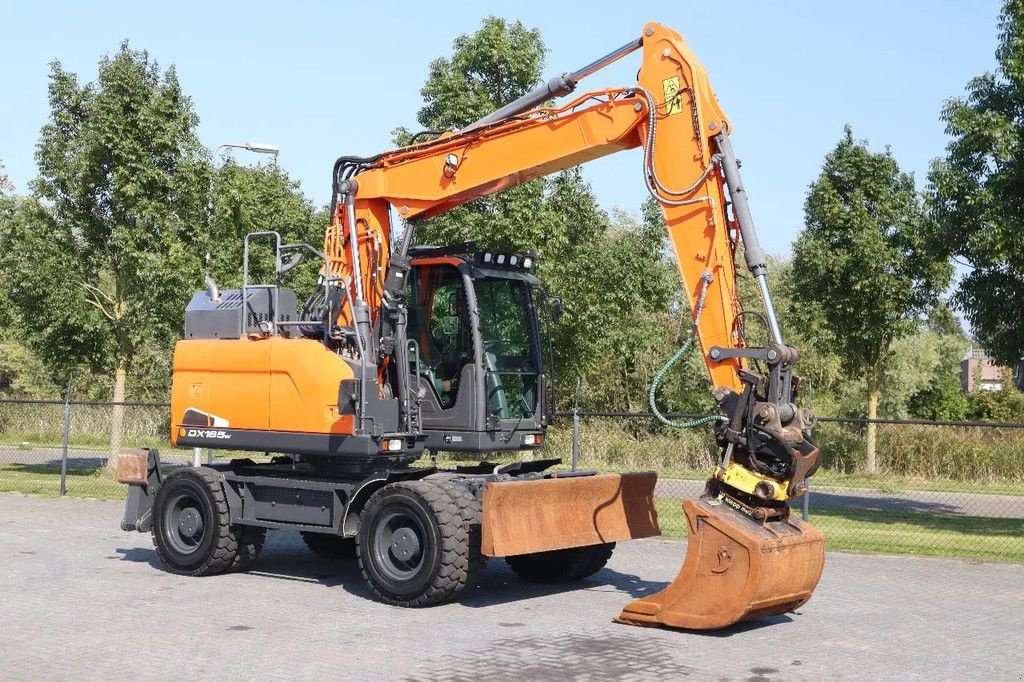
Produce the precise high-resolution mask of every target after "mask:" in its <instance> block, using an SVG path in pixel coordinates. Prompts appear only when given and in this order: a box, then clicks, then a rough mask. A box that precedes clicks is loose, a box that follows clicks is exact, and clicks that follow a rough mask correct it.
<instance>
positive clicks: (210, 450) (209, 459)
mask: <svg viewBox="0 0 1024 682" xmlns="http://www.w3.org/2000/svg"><path fill="white" fill-rule="evenodd" d="M212 465H213V448H207V449H206V466H212Z"/></svg>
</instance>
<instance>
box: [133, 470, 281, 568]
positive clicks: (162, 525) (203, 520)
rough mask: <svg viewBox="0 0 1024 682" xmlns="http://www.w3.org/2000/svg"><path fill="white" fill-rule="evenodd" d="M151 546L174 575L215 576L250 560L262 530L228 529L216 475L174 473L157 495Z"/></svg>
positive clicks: (224, 502)
mask: <svg viewBox="0 0 1024 682" xmlns="http://www.w3.org/2000/svg"><path fill="white" fill-rule="evenodd" d="M240 541H241V542H240ZM153 544H154V545H155V546H156V552H157V555H159V557H160V560H161V561H162V562H163V563H164V565H165V566H166V567H167V568H168V569H169V570H171V571H172V572H174V573H180V574H183V575H193V576H202V575H216V574H218V573H223V572H224V571H227V570H229V569H231V568H244V567H246V566H247V565H249V564H250V563H251V562H252V561H254V560H255V559H256V555H257V554H258V553H259V550H260V548H261V547H262V546H263V529H247V528H241V527H238V528H235V527H232V526H231V517H230V514H229V512H228V503H227V499H226V498H225V496H224V489H223V488H222V487H221V482H220V477H219V475H218V474H217V472H216V471H214V470H213V469H207V468H206V467H199V468H196V469H192V468H189V469H178V470H177V471H175V472H174V473H172V474H171V475H170V476H168V477H167V478H166V479H165V480H164V482H163V485H161V486H160V489H159V491H157V494H156V499H155V500H154V504H153ZM240 544H241V545H242V552H241V554H240V553H239V545H240Z"/></svg>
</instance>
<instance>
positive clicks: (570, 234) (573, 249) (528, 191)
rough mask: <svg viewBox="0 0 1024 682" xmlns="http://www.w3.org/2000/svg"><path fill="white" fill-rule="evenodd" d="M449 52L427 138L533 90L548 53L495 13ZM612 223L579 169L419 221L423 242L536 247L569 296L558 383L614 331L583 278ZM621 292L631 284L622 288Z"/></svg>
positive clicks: (427, 93) (424, 113)
mask: <svg viewBox="0 0 1024 682" xmlns="http://www.w3.org/2000/svg"><path fill="white" fill-rule="evenodd" d="M452 48H453V49H452V54H451V56H450V57H441V58H438V59H436V60H434V61H433V62H432V63H431V65H430V72H429V76H428V78H427V81H426V83H425V84H424V86H423V89H422V90H421V94H422V96H423V101H424V104H423V107H422V108H421V109H420V110H419V112H418V114H417V121H418V122H419V124H420V125H421V126H423V127H424V128H425V129H427V130H428V131H435V132H436V131H443V130H448V129H452V128H461V127H463V126H466V125H468V124H469V123H472V122H473V121H475V120H477V119H478V118H480V117H482V116H485V115H487V114H489V113H490V112H492V111H494V110H495V109H497V108H499V107H501V106H503V105H505V104H508V103H509V102H511V101H513V100H514V99H516V98H517V97H519V96H521V95H523V94H525V93H526V92H528V91H529V90H530V89H531V88H533V87H535V86H536V85H537V84H538V83H539V82H540V80H541V74H542V70H543V66H544V55H545V53H546V51H547V50H546V48H545V46H544V42H543V40H542V38H541V36H540V33H539V31H537V30H536V29H527V28H526V27H525V26H523V24H522V23H520V22H518V21H516V22H506V21H505V20H503V19H499V18H497V17H493V16H492V17H487V18H486V19H484V20H483V22H482V23H481V26H480V28H479V29H478V30H477V31H476V32H475V33H472V34H469V35H462V36H459V37H458V38H456V39H455V41H454V42H453V45H452ZM411 137H412V136H411V135H410V133H409V131H408V130H406V129H404V128H398V129H396V130H395V142H396V143H397V144H406V143H408V142H409V140H410V139H411ZM608 226H609V220H608V217H607V215H605V213H604V212H603V211H601V209H600V207H599V206H598V203H597V199H596V198H595V197H594V195H593V193H592V192H591V191H590V187H589V186H588V185H587V183H586V182H585V181H584V180H583V175H582V173H581V172H580V170H579V169H578V168H573V169H569V170H566V171H563V172H561V173H558V174H555V175H554V176H551V177H547V178H538V179H535V180H532V181H530V182H527V183H525V184H523V185H520V186H519V187H514V188H512V189H508V190H505V191H503V192H500V193H499V194H496V195H492V196H489V197H484V198H481V199H477V200H475V201H473V202H470V203H468V204H465V205H463V206H459V207H457V208H455V209H453V210H451V211H448V212H447V213H444V214H442V215H439V216H437V217H435V218H432V219H430V220H427V221H424V222H422V223H418V224H417V226H416V231H417V232H416V240H417V242H419V243H433V244H455V243H459V242H465V241H475V242H477V243H478V244H479V245H480V246H481V247H483V248H492V249H535V250H537V251H538V252H539V254H540V264H539V270H538V274H539V276H540V278H541V281H542V282H543V284H544V286H545V288H546V289H547V290H549V291H551V292H552V293H557V294H561V295H564V296H565V316H564V317H563V319H562V322H561V323H560V324H559V325H558V328H557V329H556V330H555V331H554V337H555V342H554V345H555V355H556V364H557V365H558V367H559V374H560V376H562V377H572V376H577V375H580V374H583V373H585V372H586V371H587V370H588V369H589V370H593V369H594V368H595V366H596V358H595V356H596V345H595V343H596V339H597V338H599V337H600V335H601V334H603V333H604V330H605V329H606V328H607V326H608V319H609V318H607V317H604V316H602V314H600V313H599V312H598V310H597V308H596V305H595V304H596V302H597V300H598V298H599V297H600V294H598V293H595V291H594V288H593V286H592V282H593V281H592V280H591V278H589V277H587V278H581V277H580V276H579V273H580V272H587V273H592V272H594V271H595V270H596V268H595V266H594V264H593V263H594V258H595V257H597V256H600V253H598V252H599V245H600V244H601V240H602V236H603V235H604V234H605V232H606V231H607V229H608ZM588 280H589V281H588ZM614 288H615V289H619V288H624V285H623V284H622V283H621V282H616V283H615V284H614ZM605 293H607V292H605ZM563 395H565V393H564V392H563Z"/></svg>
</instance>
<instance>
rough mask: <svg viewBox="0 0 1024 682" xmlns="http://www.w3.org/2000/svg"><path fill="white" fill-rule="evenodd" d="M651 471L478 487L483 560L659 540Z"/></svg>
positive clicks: (510, 482)
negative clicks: (607, 544)
mask: <svg viewBox="0 0 1024 682" xmlns="http://www.w3.org/2000/svg"><path fill="white" fill-rule="evenodd" d="M657 478H658V477H657V474H655V473H654V472H653V471H650V472H638V473H627V474H599V475H596V476H567V477H564V478H559V477H557V475H556V477H555V478H547V479H542V480H536V481H493V482H488V483H485V484H484V499H483V516H482V519H481V524H480V525H481V541H482V549H483V553H484V554H485V555H486V556H515V555H517V554H533V553H535V552H548V551H551V550H556V549H569V548H570V547H585V546H587V545H597V544H601V543H605V542H619V541H621V540H632V539H634V538H646V537H651V536H652V535H660V534H661V530H660V529H659V528H658V514H657V512H656V511H655V509H654V484H655V482H656V481H657Z"/></svg>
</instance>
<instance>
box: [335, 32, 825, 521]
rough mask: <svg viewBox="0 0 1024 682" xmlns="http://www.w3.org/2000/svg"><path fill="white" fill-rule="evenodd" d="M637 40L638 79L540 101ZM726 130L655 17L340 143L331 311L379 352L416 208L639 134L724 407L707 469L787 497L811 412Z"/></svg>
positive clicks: (429, 210)
mask: <svg viewBox="0 0 1024 682" xmlns="http://www.w3.org/2000/svg"><path fill="white" fill-rule="evenodd" d="M634 50H641V51H642V61H641V67H640V70H639V73H638V78H637V84H636V85H635V86H633V87H629V88H619V89H606V90H598V91H591V92H587V93H585V94H583V95H580V96H577V97H575V98H573V99H571V100H570V101H568V102H565V103H563V104H560V105H558V106H536V105H537V104H538V103H543V102H545V101H546V100H548V99H549V98H550V97H551V96H552V95H560V94H566V93H568V92H569V91H571V90H572V89H573V88H575V84H576V82H577V81H578V80H579V79H581V78H582V77H584V76H586V75H588V74H590V73H592V72H593V71H594V70H596V69H597V68H600V67H601V66H603V65H605V64H607V63H609V62H610V61H612V60H614V59H618V58H620V57H622V56H624V55H626V54H628V53H629V52H632V51H634ZM730 129H731V126H730V123H729V120H728V119H727V118H726V116H725V115H724V113H723V112H722V110H721V108H720V107H719V105H718V101H717V98H716V97H715V94H714V92H713V91H712V89H711V85H710V83H709V80H708V75H707V72H706V70H705V69H704V67H703V66H702V65H701V64H700V62H699V61H698V60H697V58H696V57H695V56H694V55H693V53H692V52H691V51H690V49H689V47H688V46H687V45H686V44H685V42H684V41H683V39H682V38H681V37H680V36H679V34H677V33H676V32H674V31H672V30H671V29H668V28H666V27H663V26H660V25H658V24H653V23H652V24H648V25H647V26H646V27H645V28H644V31H643V35H642V37H641V38H640V39H638V40H636V41H633V42H631V43H628V44H627V45H625V46H623V47H622V48H620V49H619V50H616V51H615V52H613V53H611V54H609V55H608V56H606V57H604V58H602V59H601V60H598V61H597V62H595V63H594V64H591V65H588V66H587V67H584V69H581V70H580V71H577V72H575V73H572V74H562V75H561V76H559V77H556V78H555V79H552V80H551V81H549V82H548V83H546V84H545V85H543V86H541V88H539V89H538V90H536V91H534V92H532V93H528V94H527V95H525V96H524V97H523V98H521V100H520V101H518V102H513V103H512V104H510V105H509V106H508V107H505V108H504V109H503V110H500V111H498V112H495V114H492V115H491V116H488V117H486V118H485V119H481V120H480V121H478V122H476V123H474V124H472V125H470V126H468V127H466V128H464V129H462V130H460V131H457V132H454V133H445V134H443V135H441V136H440V137H438V138H436V139H433V140H430V141H428V142H424V143H421V144H414V145H410V146H408V147H404V148H401V149H398V150H395V151H391V152H387V153H384V154H381V155H378V156H376V157H372V158H367V159H356V158H352V157H343V158H342V159H339V162H338V164H337V165H336V167H335V175H334V196H333V197H332V201H333V203H334V205H335V207H336V209H335V219H334V221H333V224H332V225H331V227H330V228H329V230H328V233H327V236H326V242H325V253H326V254H327V256H328V259H329V266H330V271H331V274H332V275H334V276H336V277H339V278H340V279H342V280H346V281H350V282H352V283H353V287H352V289H353V290H352V291H351V300H352V301H353V305H352V306H351V307H347V308H343V309H342V311H341V317H340V323H341V324H344V325H347V326H353V327H355V328H356V329H362V330H363V337H364V341H363V343H364V345H365V346H366V347H369V348H377V347H378V346H380V348H377V350H378V355H380V356H381V359H383V356H385V355H387V354H388V353H390V351H391V349H393V348H395V347H397V346H399V345H401V344H400V343H399V342H397V341H396V340H395V339H394V333H395V329H396V323H395V322H396V317H395V316H396V313H397V310H398V307H399V306H400V305H401V301H402V295H403V288H404V280H405V275H406V273H407V271H408V267H409V265H408V263H409V259H408V257H407V252H408V248H409V245H410V243H411V240H412V235H413V232H414V229H415V225H416V222H417V221H418V220H421V219H424V218H429V217H431V216H435V215H438V214H440V213H443V212H445V211H448V210H450V209H452V208H454V207H456V206H459V205H461V204H464V203H466V202H468V201H472V200H473V199H477V198H480V197H484V196H488V195H490V194H494V193H495V192H499V191H501V190H503V189H507V188H509V187H514V186H516V185H520V184H522V183H524V182H527V181H529V180H532V179H534V178H537V177H541V176H545V175H548V174H551V173H555V172H558V171H560V170H563V169H566V168H571V167H573V166H576V165H579V164H581V163H585V162H587V161H590V160H593V159H596V158H600V157H602V156H607V155H609V154H613V153H616V152H619V151H623V150H626V149H633V148H642V149H643V166H642V168H641V175H642V178H641V181H642V182H644V184H645V185H646V187H647V189H648V191H649V192H650V193H651V195H652V196H653V197H654V198H655V199H656V200H657V201H658V203H659V204H660V206H661V208H662V211H663V213H664V216H665V222H666V225H667V229H668V235H669V238H670V241H671V243H672V248H673V253H674V255H675V258H676V263H677V265H678V268H679V274H680V277H681V279H682V281H683V283H684V285H685V289H686V292H687V296H688V298H689V303H690V310H691V313H692V315H693V319H694V325H695V327H694V329H695V333H696V337H697V339H698V341H699V344H700V348H701V350H702V356H703V358H704V360H705V362H706V364H707V367H708V371H709V373H710V375H711V381H712V385H713V389H714V395H715V398H716V400H717V402H718V403H719V405H720V406H721V407H722V409H723V412H724V413H725V414H724V416H723V417H722V421H721V422H720V427H719V430H718V435H719V440H720V441H721V442H722V445H723V448H724V456H723V460H722V466H721V467H720V468H719V470H718V472H717V473H716V478H717V479H718V480H720V481H721V482H722V483H723V484H725V485H726V486H728V487H730V488H731V489H733V490H735V491H736V492H738V493H739V494H740V495H741V496H742V499H743V501H744V504H747V505H748V506H751V505H753V506H758V505H759V504H760V502H773V503H781V502H784V501H786V500H788V499H791V498H793V497H796V496H798V495H800V494H801V493H802V492H803V489H804V487H803V480H804V478H805V477H806V476H808V475H809V474H810V473H812V472H813V469H814V468H815V466H816V463H817V448H816V447H815V446H814V444H813V442H812V441H811V440H810V439H809V437H808V435H809V433H810V429H811V427H812V426H813V416H812V415H811V414H810V413H809V412H807V411H806V410H803V409H800V408H798V407H797V406H796V404H795V395H794V394H795V388H796V385H797V380H796V379H795V378H794V377H793V375H792V366H793V364H794V363H795V362H796V360H797V359H798V357H799V353H798V352H797V351H796V349H794V348H792V347H789V346H786V345H785V344H784V343H783V339H782V334H781V331H780V328H779V324H778V321H777V320H776V316H775V311H774V309H773V306H772V301H771V296H770V293H769V289H768V285H767V276H766V271H767V263H766V259H765V256H764V252H763V250H762V249H761V247H760V244H759V242H758V239H757V233H756V231H755V230H754V225H753V221H752V218H751V215H750V210H749V208H748V205H747V199H746V192H745V190H744V188H743V185H742V182H741V180H740V175H739V164H738V163H737V161H736V157H735V155H734V153H733V150H732V146H731V143H730V142H729V131H730ZM392 207H393V208H394V210H395V211H396V212H397V213H398V215H399V216H400V217H401V218H403V219H404V220H405V221H407V223H408V225H409V229H406V230H405V232H404V234H403V240H402V242H401V243H400V245H399V248H398V251H397V252H396V253H394V254H390V253H389V252H388V249H389V245H390V244H391V208H392ZM741 245H742V249H741ZM741 250H742V253H743V256H744V258H745V260H746V264H747V267H748V269H749V271H750V273H751V275H752V276H753V278H754V281H755V283H756V284H757V287H758V291H759V293H760V296H761V299H762V302H763V304H764V314H763V316H762V317H763V319H765V320H766V321H767V324H768V327H769V330H770V333H771V337H772V343H771V344H770V345H769V346H768V347H766V348H749V347H748V346H747V342H746V335H745V333H744V332H745V330H744V324H743V321H744V317H745V316H744V314H743V310H742V308H741V304H740V298H739V291H738V288H737V268H736V264H735V263H736V259H737V257H738V254H739V252H740V251H741ZM389 265H390V267H388V266H389ZM385 270H387V271H386V272H385ZM360 316H361V317H360ZM374 329H378V330H379V333H371V330H374ZM381 349H383V354H381V353H380V351H381ZM752 360H759V361H762V362H763V363H764V364H766V365H767V366H768V367H769V372H768V374H767V376H763V375H759V374H755V373H754V372H752V371H750V370H749V368H748V364H749V363H750V361H752Z"/></svg>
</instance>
